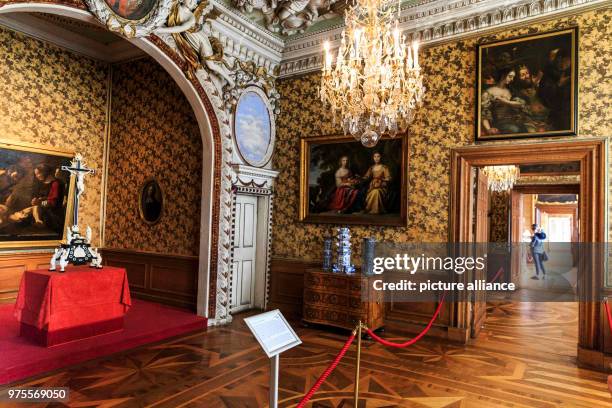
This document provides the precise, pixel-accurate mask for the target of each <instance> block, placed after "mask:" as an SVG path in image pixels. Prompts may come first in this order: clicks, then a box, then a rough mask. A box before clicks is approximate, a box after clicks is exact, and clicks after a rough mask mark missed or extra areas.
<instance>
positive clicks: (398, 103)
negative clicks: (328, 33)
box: [320, 0, 425, 147]
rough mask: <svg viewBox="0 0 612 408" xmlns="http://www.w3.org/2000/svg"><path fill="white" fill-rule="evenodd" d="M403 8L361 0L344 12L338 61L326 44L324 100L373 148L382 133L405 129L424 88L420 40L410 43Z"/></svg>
mask: <svg viewBox="0 0 612 408" xmlns="http://www.w3.org/2000/svg"><path fill="white" fill-rule="evenodd" d="M398 11H399V5H398V3H397V1H396V0H356V2H355V5H354V6H351V7H349V8H348V9H347V11H346V15H345V17H344V23H345V29H344V31H343V32H342V41H341V43H340V48H339V49H338V56H337V58H336V63H335V66H334V61H333V56H332V54H331V52H330V45H329V43H328V42H326V43H325V45H324V48H325V57H324V63H323V73H322V76H321V90H320V97H321V101H323V102H324V103H327V104H329V105H330V106H331V109H332V112H333V114H334V118H335V119H339V120H340V122H341V124H342V128H343V130H344V133H345V134H349V133H350V134H351V135H353V136H354V137H355V139H357V140H360V141H361V142H362V143H363V145H364V146H368V147H372V146H375V145H376V143H377V142H378V139H380V137H381V136H382V135H383V134H388V135H390V136H391V137H394V136H396V135H397V134H398V133H400V132H405V131H406V129H407V128H408V125H409V124H410V123H411V122H412V121H413V120H414V114H415V109H416V108H417V107H418V106H420V105H421V103H422V98H423V94H424V92H425V88H424V87H423V81H422V78H421V68H420V65H419V45H418V43H417V42H414V43H413V44H412V45H406V38H405V36H403V35H401V33H400V30H399V27H398V22H397V19H396V15H395V13H396V12H398ZM394 20H395V22H394Z"/></svg>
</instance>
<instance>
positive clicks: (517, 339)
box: [471, 163, 580, 359]
mask: <svg viewBox="0 0 612 408" xmlns="http://www.w3.org/2000/svg"><path fill="white" fill-rule="evenodd" d="M579 166H580V164H579V163H557V164H553V165H549V166H538V170H539V171H542V172H543V170H544V169H546V170H547V172H546V174H539V173H538V171H532V172H527V171H525V170H526V169H528V168H531V167H533V166H531V165H524V166H517V167H518V169H517V170H518V178H517V179H516V181H515V184H514V185H513V186H512V187H511V188H510V189H509V190H502V191H495V190H493V191H492V190H491V188H489V186H482V188H480V187H481V185H482V184H481V183H480V182H479V183H478V187H477V191H475V192H474V194H475V195H477V196H475V202H476V206H477V208H478V207H480V208H486V209H487V211H475V212H474V218H475V219H474V225H475V227H476V226H480V227H481V228H485V229H486V230H485V231H482V232H480V233H478V232H477V237H482V238H485V237H486V238H487V239H488V242H489V243H490V245H489V246H488V248H489V252H488V256H489V257H488V263H487V280H488V281H491V280H493V279H495V280H497V281H503V282H506V283H510V282H511V283H512V284H514V285H515V287H516V289H515V290H514V291H513V293H512V295H508V297H507V298H506V299H500V298H499V297H497V296H495V297H489V298H488V299H486V300H484V299H479V302H478V304H477V305H475V306H474V308H473V310H474V313H480V315H479V316H476V315H475V318H479V319H480V322H481V326H480V327H476V328H473V329H472V332H471V334H472V337H473V338H475V337H477V336H478V334H479V332H480V331H481V329H482V328H483V327H484V328H486V330H487V331H493V332H494V333H496V335H498V336H499V335H500V333H501V334H503V335H504V336H506V337H507V338H509V339H513V340H512V342H513V343H514V344H515V345H516V346H521V347H526V348H528V347H531V346H532V345H533V344H534V343H543V342H544V343H545V342H546V341H553V339H554V344H555V347H551V350H550V353H555V354H560V355H562V356H563V357H567V358H571V359H576V357H577V348H576V344H577V343H578V302H576V301H575V298H576V296H577V291H578V288H577V287H578V254H577V251H576V249H577V245H576V244H577V243H578V242H579V197H580V184H579V183H580V180H579V177H578V174H579V171H578V174H573V173H570V172H568V171H567V169H570V168H571V169H576V168H577V169H579ZM477 171H478V172H480V171H482V168H477ZM485 181H486V178H485ZM482 189H484V190H485V191H482ZM479 197H480V198H479ZM483 197H484V200H486V201H485V202H484V203H481V201H482V200H483ZM534 236H537V237H538V241H541V242H542V244H541V246H542V250H543V251H544V254H545V261H544V260H542V259H544V258H543V257H541V256H540V255H539V254H535V253H534ZM538 258H540V259H538ZM485 310H486V311H485ZM483 322H484V323H483ZM518 334H520V335H518ZM551 345H552V344H551Z"/></svg>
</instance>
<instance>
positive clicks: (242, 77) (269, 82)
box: [223, 58, 280, 115]
mask: <svg viewBox="0 0 612 408" xmlns="http://www.w3.org/2000/svg"><path fill="white" fill-rule="evenodd" d="M232 71H233V75H234V78H235V85H236V86H234V87H233V88H229V87H227V86H226V87H225V89H224V90H223V91H224V92H223V98H224V99H225V105H226V107H227V108H233V107H234V106H236V103H237V102H238V99H240V95H241V94H242V92H243V91H244V90H245V89H246V88H247V87H249V86H257V87H259V88H261V89H263V91H264V92H265V95H266V97H267V98H268V103H269V104H270V106H271V107H272V112H273V113H274V115H278V114H279V112H280V106H279V104H278V100H279V98H280V93H279V92H278V91H277V90H276V86H275V81H276V78H275V77H273V76H272V75H270V74H269V73H268V70H267V69H265V68H264V67H261V66H257V65H256V64H255V63H253V62H252V61H246V62H243V61H240V60H239V59H237V58H236V59H234V64H233V66H232Z"/></svg>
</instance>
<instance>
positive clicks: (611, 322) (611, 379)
mask: <svg viewBox="0 0 612 408" xmlns="http://www.w3.org/2000/svg"><path fill="white" fill-rule="evenodd" d="M603 304H604V309H606V316H607V317H608V328H609V329H610V334H612V313H611V312H610V304H609V303H608V298H607V297H606V298H604V302H603ZM608 391H609V392H610V396H612V375H609V376H608Z"/></svg>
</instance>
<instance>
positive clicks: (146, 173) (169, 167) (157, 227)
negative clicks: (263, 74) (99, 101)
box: [105, 58, 202, 256]
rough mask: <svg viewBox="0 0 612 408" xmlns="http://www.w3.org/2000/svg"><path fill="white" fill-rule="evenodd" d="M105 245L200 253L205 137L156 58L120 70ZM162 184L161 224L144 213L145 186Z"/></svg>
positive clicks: (114, 99)
mask: <svg viewBox="0 0 612 408" xmlns="http://www.w3.org/2000/svg"><path fill="white" fill-rule="evenodd" d="M112 76H113V81H112V108H111V136H110V149H109V152H110V154H109V166H108V167H109V168H108V170H109V175H108V194H107V207H106V208H107V209H106V229H105V240H106V247H109V248H125V249H135V250H140V251H148V252H157V253H167V254H179V255H195V256H197V255H198V252H199V227H200V199H201V197H200V195H201V188H202V139H201V136H200V130H199V127H198V123H197V121H196V118H195V115H194V113H193V110H192V109H191V106H190V105H189V102H188V101H187V99H186V98H185V96H184V95H183V93H182V91H181V90H180V89H179V87H178V85H176V83H175V82H174V80H173V79H172V78H171V77H170V75H168V73H167V72H166V71H165V70H164V69H163V68H162V67H161V66H160V65H159V64H158V63H156V62H155V61H153V60H152V59H149V58H145V59H140V60H136V61H131V62H127V63H123V64H119V65H115V66H114V67H113V73H112ZM150 177H155V178H157V180H158V182H159V184H160V186H161V188H162V190H163V192H164V210H163V214H162V218H161V220H160V221H159V222H158V223H157V224H154V225H149V224H147V223H145V222H144V221H143V220H142V219H141V218H140V215H139V211H138V196H139V193H140V188H141V186H142V183H143V182H144V181H145V180H146V179H147V178H150Z"/></svg>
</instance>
